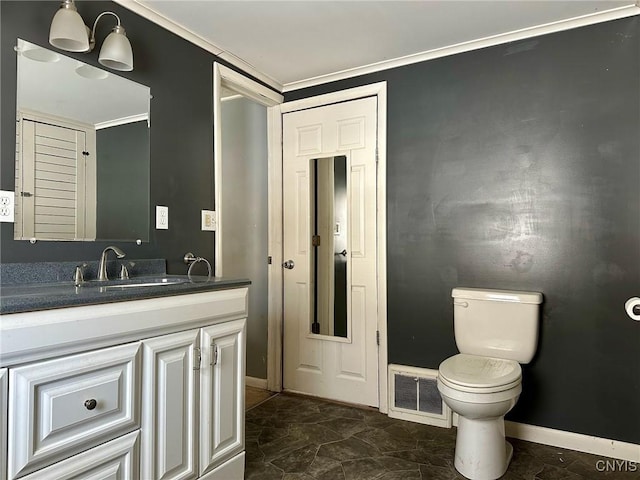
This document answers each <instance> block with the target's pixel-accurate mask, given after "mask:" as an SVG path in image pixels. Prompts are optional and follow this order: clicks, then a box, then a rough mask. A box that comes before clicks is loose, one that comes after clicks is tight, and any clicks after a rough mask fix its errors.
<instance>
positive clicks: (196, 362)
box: [193, 348, 202, 370]
mask: <svg viewBox="0 0 640 480" xmlns="http://www.w3.org/2000/svg"><path fill="white" fill-rule="evenodd" d="M201 360H202V354H201V353H200V349H199V348H194V349H193V369H194V370H200V362H201Z"/></svg>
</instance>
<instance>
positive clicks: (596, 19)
mask: <svg viewBox="0 0 640 480" xmlns="http://www.w3.org/2000/svg"><path fill="white" fill-rule="evenodd" d="M639 14H640V0H638V1H637V2H636V3H635V4H633V5H631V4H630V5H627V6H624V7H618V8H614V9H611V10H606V11H603V12H596V13H590V14H588V15H581V16H579V17H573V18H569V19H566V20H559V21H557V22H551V23H546V24H543V25H536V26H534V27H527V28H523V29H520V30H514V31H512V32H507V33H501V34H498V35H492V36H489V37H484V38H479V39H477V40H471V41H468V42H462V43H458V44H455V45H450V46H447V47H442V48H435V49H433V50H427V51H424V52H420V53H415V54H411V55H406V56H404V57H398V58H394V59H391V60H385V61H383V62H377V63H372V64H369V65H364V66H361V67H355V68H349V69H346V70H341V71H339V72H334V73H330V74H326V75H319V76H317V77H312V78H308V79H305V80H300V81H296V82H289V83H285V84H284V89H283V90H282V91H283V92H290V91H293V90H299V89H301V88H307V87H313V86H316V85H320V84H323V83H329V82H335V81H338V80H344V79H347V78H352V77H357V76H360V75H366V74H370V73H375V72H380V71H383V70H389V69H391V68H397V67H402V66H405V65H411V64H413V63H420V62H424V61H426V60H432V59H434V58H441V57H446V56H449V55H455V54H457V53H463V52H469V51H472V50H478V49H481V48H486V47H491V46H494V45H500V44H504V43H509V42H514V41H516V40H523V39H527V38H531V37H537V36H540V35H547V34H549V33H555V32H561V31H564V30H570V29H573V28H578V27H584V26H587V25H593V24H596V23H602V22H608V21H611V20H618V19H621V18H626V17H632V16H634V15H639Z"/></svg>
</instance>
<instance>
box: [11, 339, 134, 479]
mask: <svg viewBox="0 0 640 480" xmlns="http://www.w3.org/2000/svg"><path fill="white" fill-rule="evenodd" d="M139 351H140V343H132V344H127V345H120V346H117V347H111V348H105V349H102V350H96V351H93V352H87V353H81V354H79V355H71V356H68V357H61V358H57V359H54V360H47V361H43V362H37V363H32V364H29V365H25V366H23V367H17V368H10V369H9V429H8V430H9V435H8V437H9V438H8V443H9V449H8V457H9V458H8V461H7V464H8V477H9V478H15V477H21V476H23V475H26V474H27V473H31V472H33V471H35V470H38V469H40V468H44V467H46V466H48V465H50V464H52V463H54V462H58V461H60V460H62V459H64V458H67V457H70V456H71V455H74V454H76V453H79V452H81V451H84V450H87V449H89V448H91V447H94V446H96V445H98V444H101V443H104V442H106V441H108V440H111V439H113V438H116V437H119V436H120V435H122V434H124V433H128V432H131V431H132V430H134V429H137V428H139V427H140V410H139V409H140V403H139V402H140V372H139V368H140V361H139Z"/></svg>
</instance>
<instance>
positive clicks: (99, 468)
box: [23, 431, 240, 480]
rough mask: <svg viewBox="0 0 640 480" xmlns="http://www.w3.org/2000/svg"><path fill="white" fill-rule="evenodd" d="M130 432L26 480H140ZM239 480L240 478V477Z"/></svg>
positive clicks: (134, 435)
mask: <svg viewBox="0 0 640 480" xmlns="http://www.w3.org/2000/svg"><path fill="white" fill-rule="evenodd" d="M139 434H140V431H135V432H131V433H129V434H127V435H125V436H123V437H120V438H117V439H115V440H111V441H110V442H107V443H105V444H103V445H99V446H97V447H95V448H92V449H91V450H87V451H86V452H82V453H79V454H78V455H75V456H73V457H71V458H67V459H66V460H63V461H61V462H58V463H56V464H54V465H51V466H50V467H47V468H43V469H42V470H38V471H37V472H35V473H32V474H31V475H27V476H26V477H23V479H24V480H52V479H54V478H55V479H56V480H72V479H73V480H76V479H79V478H84V479H85V480H86V479H91V480H114V479H117V480H135V479H138V478H139V476H138V443H139V441H138V437H139ZM238 478H240V477H238Z"/></svg>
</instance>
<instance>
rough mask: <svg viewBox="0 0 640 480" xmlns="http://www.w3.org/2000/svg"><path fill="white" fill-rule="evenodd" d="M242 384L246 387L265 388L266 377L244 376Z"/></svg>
mask: <svg viewBox="0 0 640 480" xmlns="http://www.w3.org/2000/svg"><path fill="white" fill-rule="evenodd" d="M244 384H245V385H246V386H247V387H254V388H261V389H263V390H267V379H266V378H255V377H244Z"/></svg>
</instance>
